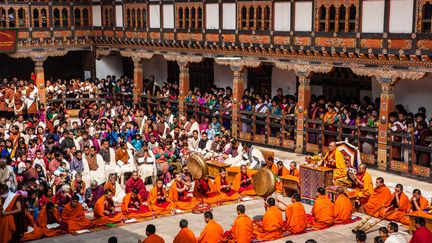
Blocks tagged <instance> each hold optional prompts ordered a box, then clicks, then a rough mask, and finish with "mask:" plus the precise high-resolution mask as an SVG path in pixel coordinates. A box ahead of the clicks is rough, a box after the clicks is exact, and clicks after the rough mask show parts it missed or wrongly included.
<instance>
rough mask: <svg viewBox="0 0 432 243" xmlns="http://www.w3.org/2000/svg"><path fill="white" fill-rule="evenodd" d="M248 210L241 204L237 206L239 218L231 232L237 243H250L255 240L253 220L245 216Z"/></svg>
mask: <svg viewBox="0 0 432 243" xmlns="http://www.w3.org/2000/svg"><path fill="white" fill-rule="evenodd" d="M245 212H246V208H245V206H244V205H242V204H240V205H238V206H237V218H236V219H235V220H234V224H233V226H232V228H231V230H230V233H231V236H232V238H233V239H234V240H235V242H237V243H249V242H251V241H252V240H253V226H252V220H251V219H250V218H249V216H247V215H246V214H245Z"/></svg>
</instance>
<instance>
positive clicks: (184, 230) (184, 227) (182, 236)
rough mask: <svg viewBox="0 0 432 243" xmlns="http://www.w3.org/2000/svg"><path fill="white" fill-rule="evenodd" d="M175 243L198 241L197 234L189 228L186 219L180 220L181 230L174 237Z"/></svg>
mask: <svg viewBox="0 0 432 243" xmlns="http://www.w3.org/2000/svg"><path fill="white" fill-rule="evenodd" d="M174 243H198V240H197V238H196V236H195V234H194V233H193V232H192V231H191V230H190V229H189V228H188V221H187V220H186V219H182V220H180V231H179V232H178V234H177V235H176V237H175V238H174Z"/></svg>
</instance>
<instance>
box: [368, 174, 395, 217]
mask: <svg viewBox="0 0 432 243" xmlns="http://www.w3.org/2000/svg"><path fill="white" fill-rule="evenodd" d="M375 183H376V184H375V188H374V190H373V192H372V194H371V196H370V197H369V200H368V201H367V203H366V204H364V205H363V210H364V212H365V213H366V214H368V215H372V216H374V217H377V216H378V215H379V210H381V209H382V208H383V207H384V206H386V205H388V203H389V202H390V200H392V194H391V192H390V189H389V188H388V187H387V186H386V185H385V184H384V179H383V178H382V177H378V178H377V179H376V182H375Z"/></svg>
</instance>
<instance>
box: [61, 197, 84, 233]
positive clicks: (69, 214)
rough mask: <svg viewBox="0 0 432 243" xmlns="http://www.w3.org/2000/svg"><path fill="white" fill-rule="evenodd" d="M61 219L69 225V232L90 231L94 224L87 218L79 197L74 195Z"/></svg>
mask: <svg viewBox="0 0 432 243" xmlns="http://www.w3.org/2000/svg"><path fill="white" fill-rule="evenodd" d="M61 219H62V220H63V222H64V223H66V224H67V225H68V231H69V232H75V231H78V230H82V229H88V228H90V226H91V225H92V222H91V221H90V220H88V219H87V218H86V216H85V213H84V209H83V207H82V205H81V203H79V197H78V196H77V195H73V196H72V199H71V201H70V202H69V203H68V204H66V206H65V207H64V208H63V211H62V215H61Z"/></svg>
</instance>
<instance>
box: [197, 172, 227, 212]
mask: <svg viewBox="0 0 432 243" xmlns="http://www.w3.org/2000/svg"><path fill="white" fill-rule="evenodd" d="M214 188H215V186H214V183H213V182H212V180H210V179H209V178H208V176H205V177H204V178H201V179H199V180H195V186H194V191H193V195H194V197H196V198H197V199H199V200H200V201H202V202H203V203H206V204H210V205H212V204H218V203H220V202H221V200H220V198H219V195H218V193H217V192H216V191H215V190H214Z"/></svg>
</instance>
